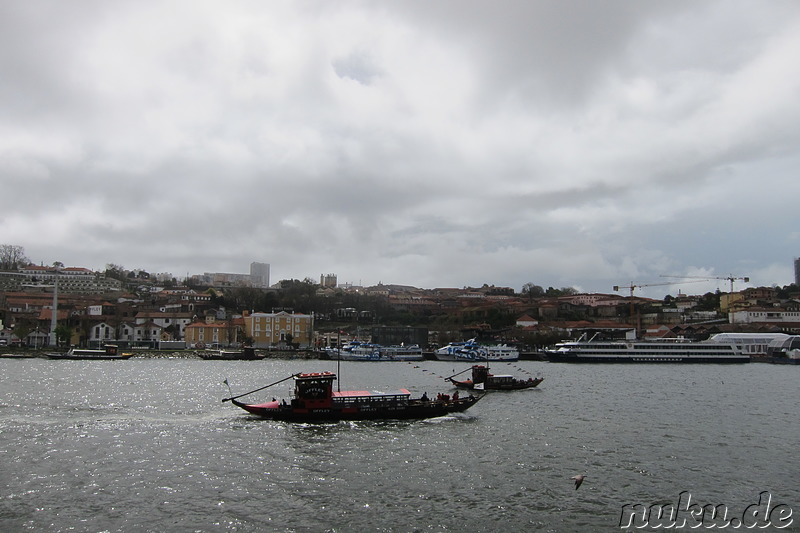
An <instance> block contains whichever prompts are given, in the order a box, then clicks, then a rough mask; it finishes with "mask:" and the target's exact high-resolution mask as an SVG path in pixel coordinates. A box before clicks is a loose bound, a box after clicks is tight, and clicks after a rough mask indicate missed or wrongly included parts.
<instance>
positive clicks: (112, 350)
mask: <svg viewBox="0 0 800 533" xmlns="http://www.w3.org/2000/svg"><path fill="white" fill-rule="evenodd" d="M45 355H47V357H49V358H50V359H130V358H131V357H133V354H132V353H120V352H119V348H118V347H117V346H116V345H114V344H106V345H105V347H104V348H103V349H102V350H96V349H91V348H75V347H72V348H70V349H69V351H67V352H64V353H58V352H50V353H48V354H45Z"/></svg>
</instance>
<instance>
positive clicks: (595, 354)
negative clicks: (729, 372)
mask: <svg viewBox="0 0 800 533" xmlns="http://www.w3.org/2000/svg"><path fill="white" fill-rule="evenodd" d="M545 358H546V359H547V360H548V361H551V362H555V363H748V362H750V354H747V353H744V352H743V351H742V350H741V348H740V347H739V346H737V345H736V344H735V343H732V342H729V341H728V342H726V341H715V340H712V339H709V340H707V341H700V342H694V341H689V340H686V339H665V340H652V341H632V340H595V338H594V337H593V338H592V339H589V340H585V337H581V338H580V339H578V340H577V341H565V342H560V343H558V344H556V345H555V346H553V347H552V348H548V349H546V350H545Z"/></svg>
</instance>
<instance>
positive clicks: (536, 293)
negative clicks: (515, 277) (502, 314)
mask: <svg viewBox="0 0 800 533" xmlns="http://www.w3.org/2000/svg"><path fill="white" fill-rule="evenodd" d="M522 295H523V296H527V297H528V300H533V299H534V298H541V297H542V296H544V288H543V287H541V286H539V285H535V284H533V283H526V284H525V285H523V286H522Z"/></svg>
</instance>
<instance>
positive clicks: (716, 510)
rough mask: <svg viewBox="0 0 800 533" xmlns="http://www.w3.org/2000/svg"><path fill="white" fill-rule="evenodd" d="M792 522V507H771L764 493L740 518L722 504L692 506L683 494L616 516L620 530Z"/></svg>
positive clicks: (634, 506)
mask: <svg viewBox="0 0 800 533" xmlns="http://www.w3.org/2000/svg"><path fill="white" fill-rule="evenodd" d="M792 522H793V519H792V508H791V507H789V506H788V505H787V504H783V503H781V504H773V502H772V494H771V493H769V492H768V491H763V492H761V493H759V495H758V503H754V504H751V505H748V506H747V507H746V508H745V509H744V510H743V511H742V512H741V515H740V516H737V515H735V513H733V512H731V511H730V510H729V509H728V506H727V505H725V504H718V505H713V504H706V505H702V506H701V505H700V504H698V503H692V495H691V494H690V493H689V492H688V491H683V492H681V493H680V494H679V495H678V503H677V504H672V503H667V504H660V503H655V504H652V505H645V504H642V503H636V504H626V505H623V506H622V513H621V514H620V517H619V527H621V528H623V529H631V528H633V529H645V528H651V529H686V528H688V529H695V528H701V527H702V528H709V529H710V528H717V529H723V528H731V529H764V528H767V527H773V528H775V529H783V528H785V527H789V526H790V525H791V524H792Z"/></svg>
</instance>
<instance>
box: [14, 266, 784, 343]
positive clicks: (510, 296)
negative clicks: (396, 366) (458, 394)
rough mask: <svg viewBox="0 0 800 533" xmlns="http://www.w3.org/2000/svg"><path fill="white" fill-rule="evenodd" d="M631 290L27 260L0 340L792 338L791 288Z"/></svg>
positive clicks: (18, 269) (257, 268) (261, 269)
mask: <svg viewBox="0 0 800 533" xmlns="http://www.w3.org/2000/svg"><path fill="white" fill-rule="evenodd" d="M731 287H733V283H731ZM618 289H619V288H618ZM625 289H630V294H629V295H624V294H614V293H609V294H582V293H578V292H577V291H575V290H574V289H570V288H562V289H554V288H552V287H550V288H548V289H544V288H542V287H539V286H537V285H534V284H532V283H529V284H526V286H525V287H523V288H522V290H521V291H519V292H517V291H516V290H514V289H513V288H510V287H496V286H494V285H486V284H485V285H483V286H481V287H463V288H447V287H440V288H433V289H422V288H417V287H411V286H401V285H390V284H387V285H384V284H378V285H376V286H371V287H360V286H353V285H350V284H339V283H337V277H336V275H335V274H323V275H321V276H320V279H319V282H316V281H314V280H310V279H305V280H302V281H301V280H281V281H279V282H277V283H275V284H270V283H269V264H267V263H256V262H254V263H252V264H251V268H250V274H226V273H204V274H202V275H193V276H187V278H186V279H184V280H181V281H178V280H177V279H175V278H174V277H172V276H170V275H163V274H159V275H152V274H150V273H148V272H145V271H143V270H126V269H123V268H122V267H118V266H116V265H109V266H108V268H107V269H106V270H105V271H102V272H97V271H92V270H90V269H87V268H83V267H73V266H63V265H60V264H57V265H54V266H43V265H33V264H24V265H18V266H16V268H10V269H9V268H6V269H4V270H2V271H0V345H6V346H20V347H29V348H42V347H48V346H54V345H59V346H86V347H92V346H101V345H104V344H109V343H113V344H116V345H119V346H122V347H127V348H132V349H152V350H155V349H184V348H200V347H212V346H213V347H231V346H243V345H247V346H252V347H255V348H257V349H267V350H270V349H274V350H305V351H310V350H322V349H324V348H327V347H331V346H334V347H335V346H340V345H342V344H343V343H345V342H348V341H350V340H353V339H367V340H369V339H372V340H373V342H379V343H385V344H401V343H413V344H419V345H420V346H424V347H426V348H428V349H430V348H435V347H437V346H440V345H444V344H446V343H448V342H453V341H460V340H464V339H467V338H478V339H482V340H487V341H490V340H491V341H500V342H507V343H511V344H515V345H517V346H519V347H520V348H521V349H525V350H535V349H537V348H538V347H541V346H545V345H548V344H552V343H554V342H557V341H559V340H561V339H566V338H576V337H577V336H579V335H581V334H583V333H585V332H603V333H604V334H605V335H607V336H609V337H610V338H640V339H652V338H672V337H674V338H678V337H680V338H686V339H691V340H702V339H705V338H708V337H709V336H710V335H712V334H715V333H722V332H782V333H790V334H797V333H798V332H800V288H798V285H797V284H792V285H789V286H786V287H782V288H779V287H757V288H745V289H743V290H740V291H735V292H734V291H731V292H720V291H717V292H715V293H707V294H703V295H688V294H683V293H679V294H677V295H675V296H672V295H667V296H666V297H665V298H664V299H663V300H657V299H651V298H644V297H639V296H636V295H635V294H634V291H633V288H632V287H625Z"/></svg>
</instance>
